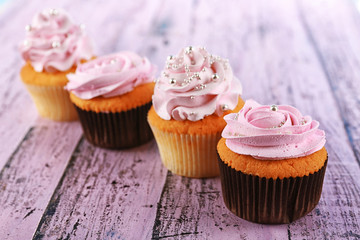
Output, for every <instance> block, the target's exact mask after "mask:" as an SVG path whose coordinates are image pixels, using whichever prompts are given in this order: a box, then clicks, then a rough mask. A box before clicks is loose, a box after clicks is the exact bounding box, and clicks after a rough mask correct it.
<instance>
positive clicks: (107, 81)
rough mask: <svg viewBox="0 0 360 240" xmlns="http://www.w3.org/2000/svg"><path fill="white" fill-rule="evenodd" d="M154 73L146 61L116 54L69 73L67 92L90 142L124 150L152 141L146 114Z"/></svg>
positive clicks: (135, 56)
mask: <svg viewBox="0 0 360 240" xmlns="http://www.w3.org/2000/svg"><path fill="white" fill-rule="evenodd" d="M154 70H155V68H154V66H153V65H152V64H151V63H150V62H149V60H148V59H147V58H142V57H140V56H138V55H137V54H135V53H132V52H119V53H116V54H111V55H107V56H103V57H100V58H97V59H94V60H91V61H89V62H86V63H84V64H81V65H79V66H78V67H77V69H76V72H75V73H73V74H68V78H69V83H68V84H67V85H66V89H67V90H68V91H70V99H71V101H72V103H73V104H74V106H75V108H76V111H77V112H78V115H79V118H80V122H81V125H82V128H83V130H84V135H85V137H86V139H87V140H88V141H89V142H90V143H92V144H94V145H96V146H99V147H104V148H112V149H123V148H131V147H135V146H138V145H141V144H143V143H145V142H147V141H149V140H151V139H152V137H153V135H152V133H151V129H150V127H149V124H148V123H147V120H146V115H147V112H148V111H149V109H150V107H151V96H152V94H153V92H154V83H153V74H154Z"/></svg>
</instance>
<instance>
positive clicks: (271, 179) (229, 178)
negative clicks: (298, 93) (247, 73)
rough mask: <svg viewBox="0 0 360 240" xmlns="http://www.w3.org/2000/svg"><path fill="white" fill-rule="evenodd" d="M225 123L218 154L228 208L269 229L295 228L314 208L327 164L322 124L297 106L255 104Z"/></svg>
mask: <svg viewBox="0 0 360 240" xmlns="http://www.w3.org/2000/svg"><path fill="white" fill-rule="evenodd" d="M224 119H225V121H226V122H227V125H226V127H225V128H224V131H223V132H222V138H221V140H220V141H219V143H218V146H217V151H218V155H219V159H218V160H219V167H220V177H221V185H222V193H223V198H224V202H225V205H226V207H227V208H228V209H229V210H230V211H231V212H233V213H234V214H235V215H237V216H239V217H240V218H243V219H245V220H248V221H251V222H256V223H266V224H281V223H290V222H292V221H294V220H296V219H298V218H300V217H302V216H305V215H306V214H307V213H309V212H310V211H311V210H312V209H314V207H315V206H316V205H317V203H318V202H319V199H320V196H321V191H322V186H323V180H324V175H325V169H326V165H327V151H326V149H325V147H324V145H325V141H326V140H325V133H324V131H322V130H320V129H319V122H317V121H315V120H312V118H311V117H310V116H303V115H302V114H301V113H300V112H299V111H298V110H297V109H296V108H294V107H291V106H286V105H279V106H277V105H271V106H270V105H260V104H259V103H257V102H255V101H253V100H248V101H246V103H245V105H244V107H243V108H242V109H241V110H240V111H239V112H238V113H232V114H229V115H227V116H225V117H224Z"/></svg>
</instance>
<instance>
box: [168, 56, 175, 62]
mask: <svg viewBox="0 0 360 240" xmlns="http://www.w3.org/2000/svg"><path fill="white" fill-rule="evenodd" d="M174 58H175V57H174V56H173V55H169V56H168V57H167V60H169V61H171V60H173V59H174Z"/></svg>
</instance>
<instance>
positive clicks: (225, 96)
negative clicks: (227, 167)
mask: <svg viewBox="0 0 360 240" xmlns="http://www.w3.org/2000/svg"><path fill="white" fill-rule="evenodd" d="M241 92H242V87H241V84H240V81H239V80H238V79H237V78H236V77H235V76H234V75H233V72H232V69H231V67H230V65H229V63H228V60H226V59H223V58H220V57H218V56H213V55H211V54H209V53H208V51H207V50H205V49H204V48H202V47H187V48H184V49H181V50H180V52H179V53H178V55H176V56H169V57H168V59H167V61H166V67H165V69H164V70H163V71H162V73H161V76H160V78H159V79H157V82H156V85H155V90H154V95H153V107H152V108H151V109H150V111H149V114H148V121H149V124H150V127H151V129H152V131H153V133H154V137H155V139H156V142H157V144H158V147H159V151H160V156H161V160H162V162H163V164H164V165H165V167H167V168H168V169H169V170H170V171H171V172H173V173H175V174H178V175H181V176H186V177H193V178H204V177H214V176H218V175H219V168H218V164H217V155H216V144H217V142H218V141H219V139H220V137H221V136H220V135H221V131H222V130H223V128H224V127H225V124H226V123H225V121H224V120H223V116H224V115H225V114H228V113H231V112H233V111H239V109H240V108H241V107H242V105H243V101H242V99H241V97H240V94H241Z"/></svg>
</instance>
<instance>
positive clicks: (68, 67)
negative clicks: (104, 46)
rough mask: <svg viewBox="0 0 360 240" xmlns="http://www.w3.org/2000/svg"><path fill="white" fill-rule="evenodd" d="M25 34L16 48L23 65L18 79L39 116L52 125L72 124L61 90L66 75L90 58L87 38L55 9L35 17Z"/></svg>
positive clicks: (73, 113) (72, 116) (70, 108)
mask: <svg viewBox="0 0 360 240" xmlns="http://www.w3.org/2000/svg"><path fill="white" fill-rule="evenodd" d="M26 30H27V34H26V39H25V40H24V42H23V44H22V45H21V46H20V51H21V54H22V57H23V59H24V60H25V61H26V64H25V66H23V67H22V69H21V72H20V76H21V79H22V81H23V83H24V84H25V86H26V88H27V90H28V91H29V93H30V95H31V97H32V99H33V101H34V102H35V105H36V108H37V110H38V112H39V114H40V115H41V116H43V117H45V118H50V119H52V120H56V121H71V120H76V119H77V114H76V111H75V109H74V107H73V106H72V104H71V102H70V99H69V94H68V92H67V91H65V90H64V86H65V85H66V84H67V82H68V80H67V78H66V75H67V74H68V73H70V72H74V71H75V69H76V65H77V64H79V62H80V61H82V60H87V59H90V58H91V57H92V48H91V44H90V41H89V39H88V37H87V36H86V35H85V33H84V31H83V30H82V27H81V26H80V25H76V24H74V23H72V21H71V19H70V17H69V16H68V15H67V14H66V13H65V12H64V11H63V10H56V9H49V10H44V11H42V12H40V13H38V14H36V15H35V16H34V18H33V20H32V23H31V25H27V26H26Z"/></svg>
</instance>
